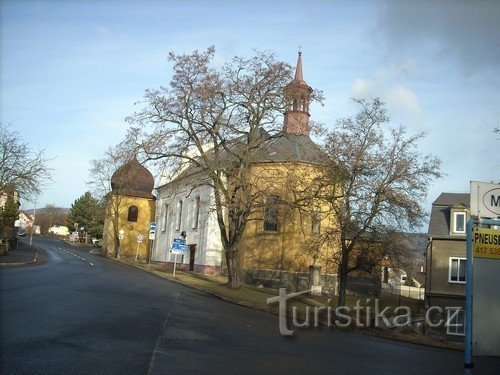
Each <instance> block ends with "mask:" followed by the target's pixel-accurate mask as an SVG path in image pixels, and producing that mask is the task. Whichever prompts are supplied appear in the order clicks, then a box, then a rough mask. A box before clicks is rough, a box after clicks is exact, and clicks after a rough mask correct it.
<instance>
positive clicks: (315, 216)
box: [311, 207, 321, 236]
mask: <svg viewBox="0 0 500 375" xmlns="http://www.w3.org/2000/svg"><path fill="white" fill-rule="evenodd" d="M311 221H312V228H311V234H312V235H313V236H319V234H320V233H321V212H320V209H319V207H316V208H314V210H313V212H312V216H311Z"/></svg>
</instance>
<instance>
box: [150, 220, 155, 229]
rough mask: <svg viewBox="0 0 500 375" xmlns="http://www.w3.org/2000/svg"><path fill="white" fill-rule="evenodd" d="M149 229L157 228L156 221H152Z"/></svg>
mask: <svg viewBox="0 0 500 375" xmlns="http://www.w3.org/2000/svg"><path fill="white" fill-rule="evenodd" d="M149 229H150V230H155V229H156V222H154V221H152V222H151V223H149Z"/></svg>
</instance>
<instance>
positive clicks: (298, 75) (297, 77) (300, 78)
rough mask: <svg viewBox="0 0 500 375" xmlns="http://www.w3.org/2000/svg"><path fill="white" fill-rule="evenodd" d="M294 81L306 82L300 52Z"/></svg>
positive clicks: (300, 52)
mask: <svg viewBox="0 0 500 375" xmlns="http://www.w3.org/2000/svg"><path fill="white" fill-rule="evenodd" d="M294 81H304V77H303V74H302V51H299V57H298V59H297V69H295V79H294Z"/></svg>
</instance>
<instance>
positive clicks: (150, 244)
mask: <svg viewBox="0 0 500 375" xmlns="http://www.w3.org/2000/svg"><path fill="white" fill-rule="evenodd" d="M153 241H154V240H151V241H149V257H148V258H149V259H148V263H149V268H151V252H152V251H153Z"/></svg>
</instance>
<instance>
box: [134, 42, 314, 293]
mask: <svg viewBox="0 0 500 375" xmlns="http://www.w3.org/2000/svg"><path fill="white" fill-rule="evenodd" d="M214 55H215V49H214V48H213V47H210V48H208V49H207V50H206V51H203V52H199V51H194V52H193V53H191V54H183V55H177V54H175V53H171V54H170V57H169V60H170V61H171V62H172V63H173V64H174V67H173V69H174V75H173V78H172V80H171V81H170V84H169V86H168V87H161V88H160V89H158V90H148V91H146V94H145V98H144V103H143V104H144V108H143V109H142V110H140V111H138V112H137V113H135V114H134V115H133V116H131V117H130V118H129V119H128V120H129V122H130V123H131V124H132V125H133V126H135V128H136V131H137V132H138V133H141V135H142V142H141V147H142V150H143V151H144V152H145V154H146V156H147V159H149V160H158V161H165V162H167V164H168V163H170V164H168V167H169V168H171V170H172V171H174V172H177V173H178V171H179V168H186V167H187V169H185V170H184V171H185V172H184V173H189V171H195V170H197V171H202V172H203V174H204V175H205V176H207V180H206V181H207V184H208V185H210V186H211V187H212V188H213V191H214V196H215V213H216V216H217V221H218V225H219V229H220V234H221V239H222V245H223V248H224V250H225V256H226V264H227V267H228V275H229V277H228V285H229V286H231V287H238V286H239V282H240V281H239V242H240V239H241V237H242V235H243V233H244V230H245V227H246V223H247V221H248V220H249V218H250V217H251V216H252V213H253V212H254V211H255V210H256V209H257V207H256V206H257V205H258V202H259V201H262V200H261V199H260V200H259V199H256V194H261V193H262V192H261V191H260V190H259V189H255V185H254V184H253V183H252V178H251V175H252V165H253V164H254V163H255V162H256V161H257V160H258V159H259V157H261V156H260V155H259V152H258V150H259V147H260V146H261V145H262V144H263V142H265V140H266V138H265V137H264V136H263V132H262V128H263V127H265V128H266V130H267V132H268V133H267V134H272V133H273V132H275V131H277V130H278V128H280V127H281V121H278V119H280V118H282V114H283V112H284V110H285V103H284V98H283V89H284V87H285V85H287V84H288V83H289V82H290V81H291V79H292V69H291V66H289V65H288V64H286V63H283V62H280V61H277V60H276V58H275V56H274V54H273V53H270V52H256V53H255V55H254V56H253V57H251V58H242V57H235V58H234V59H233V60H232V61H230V62H228V63H226V64H224V65H223V66H222V67H220V66H219V67H217V66H216V65H215V64H214V61H213V60H214ZM315 93H316V95H318V94H320V92H318V91H316V92H315Z"/></svg>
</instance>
